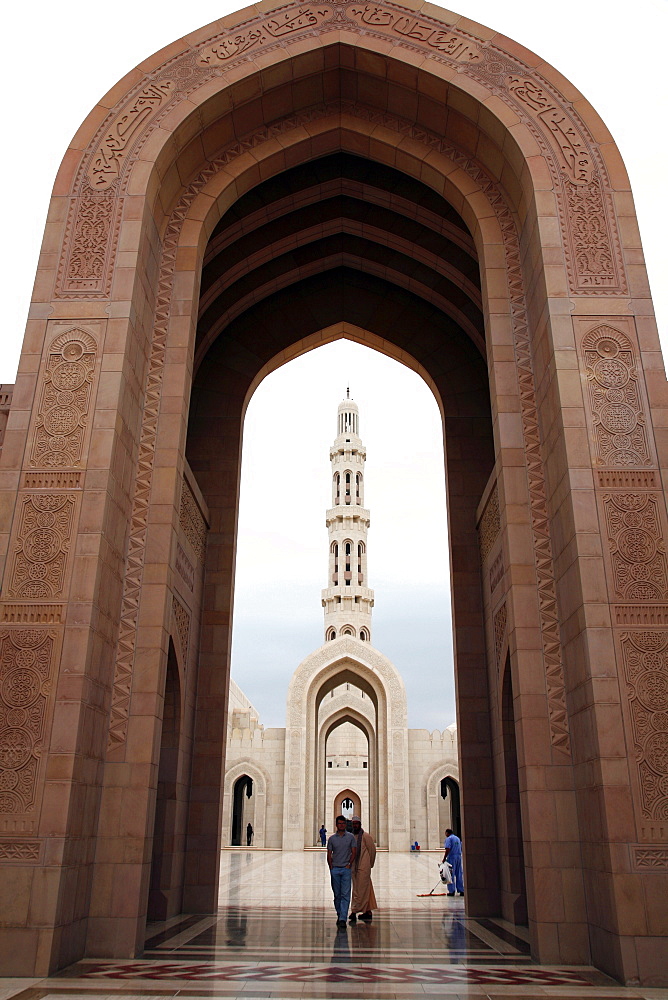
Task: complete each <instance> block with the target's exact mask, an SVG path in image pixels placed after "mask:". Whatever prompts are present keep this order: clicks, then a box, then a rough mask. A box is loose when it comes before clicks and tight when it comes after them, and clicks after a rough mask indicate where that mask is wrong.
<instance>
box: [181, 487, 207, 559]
mask: <svg viewBox="0 0 668 1000" xmlns="http://www.w3.org/2000/svg"><path fill="white" fill-rule="evenodd" d="M179 524H180V525H181V528H182V530H183V534H184V535H185V536H186V538H187V539H188V541H189V542H190V544H191V545H192V547H193V549H194V551H195V552H196V554H197V558H198V559H200V560H202V559H203V558H204V550H205V548H206V532H207V527H206V521H205V520H204V517H203V515H202V511H201V510H200V509H199V505H198V503H197V501H196V500H195V497H194V496H193V492H192V490H191V489H190V486H189V485H188V480H187V479H184V480H183V486H182V489H181V509H180V511H179Z"/></svg>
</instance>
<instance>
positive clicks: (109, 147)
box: [88, 80, 175, 191]
mask: <svg viewBox="0 0 668 1000" xmlns="http://www.w3.org/2000/svg"><path fill="white" fill-rule="evenodd" d="M174 88H175V84H174V82H173V81H172V80H160V81H156V82H154V83H149V84H148V85H147V86H146V87H144V88H143V89H142V91H141V93H139V94H138V95H137V96H136V97H134V98H133V99H131V101H130V102H129V104H128V105H127V106H126V107H125V108H124V109H123V110H122V111H121V112H120V114H118V115H117V116H116V118H115V120H114V121H113V122H112V124H111V125H110V126H109V128H108V129H107V130H106V131H105V133H104V137H103V139H102V141H101V142H100V144H99V145H98V147H97V149H96V151H95V154H94V156H93V158H92V163H91V165H90V167H89V169H88V180H89V183H90V186H91V187H92V188H93V190H95V191H104V190H106V189H107V188H109V187H110V186H111V185H112V184H113V182H114V181H115V180H116V179H117V178H118V176H119V174H120V170H121V164H122V162H123V159H124V158H125V157H126V156H127V154H128V151H129V149H130V147H131V145H132V143H133V142H134V141H135V140H136V139H137V137H138V136H139V135H140V134H141V132H142V130H143V129H144V127H145V126H146V125H147V123H148V121H149V120H150V119H151V118H152V117H153V115H154V114H155V112H156V111H157V110H158V108H159V107H160V106H161V105H163V104H164V103H165V101H166V99H167V98H168V97H169V95H170V94H171V93H172V92H173V90H174Z"/></svg>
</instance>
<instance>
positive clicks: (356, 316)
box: [0, 2, 668, 982]
mask: <svg viewBox="0 0 668 1000" xmlns="http://www.w3.org/2000/svg"><path fill="white" fill-rule="evenodd" d="M333 155H334V156H336V157H339V159H338V161H337V162H338V165H337V168H336V169H337V171H338V173H336V174H335V175H334V180H335V181H336V183H337V184H338V188H337V193H336V197H337V198H339V200H341V199H347V201H346V204H345V205H342V204H338V206H337V210H336V214H335V215H334V216H333V217H332V218H328V219H326V218H324V217H321V218H319V220H318V221H317V224H318V225H319V226H320V227H321V229H320V232H319V241H318V246H317V248H316V247H314V236H313V233H312V232H311V229H310V227H311V226H312V224H313V223H312V220H310V219H309V218H308V205H309V198H308V191H309V190H310V188H312V187H313V183H312V182H309V181H308V178H305V177H301V178H300V177H298V176H297V175H296V174H294V173H293V174H291V175H290V176H291V178H292V179H293V180H295V182H296V183H295V186H294V187H293V188H291V189H290V190H291V195H290V196H289V197H292V198H293V203H292V204H291V205H287V204H280V196H279V195H278V194H277V192H276V190H272V189H271V182H272V179H274V178H280V177H281V176H287V172H289V171H295V170H299V168H300V167H303V166H304V165H305V164H313V163H315V162H316V161H323V162H324V161H325V159H326V158H328V157H331V156H333ZM344 157H348V158H353V159H354V163H351V160H350V159H348V160H346V161H345V162H344V160H343V158H344ZM360 163H362V164H363V163H366V164H371V165H373V166H374V170H373V171H368V170H367V172H366V173H365V172H364V169H362V168H360ZM330 164H331V161H330ZM381 168H382V169H381ZM327 169H328V170H329V173H328V174H327V176H326V177H323V178H318V183H320V184H323V185H326V184H331V183H332V172H331V169H329V167H328V168H327ZM385 169H387V170H388V171H392V174H391V179H388V180H387V183H385V180H384V178H389V174H384V173H383V171H384V170H385ZM395 175H397V176H398V177H399V178H400V180H399V181H396V182H395ZM327 191H330V189H329V188H327ZM247 192H255V193H256V194H257V197H258V200H257V203H256V204H255V205H253V204H251V203H249V202H248V201H247V202H245V203H244V204H243V205H242V204H241V203H242V199H243V197H244V195H245V194H246V193H247ZM330 193H331V192H330ZM302 195H303V200H302V201H300V197H301V196H302ZM360 200H365V201H366V202H367V204H368V205H369V206H373V208H372V209H371V208H370V211H373V214H372V216H370V217H369V218H368V219H367V220H366V221H365V225H364V226H362V223H361V222H360V220H359V218H358V217H356V214H355V211H354V210H353V207H352V204H351V203H355V202H359V201H360ZM312 203H313V199H311V204H312ZM228 210H231V212H232V214H228V215H227V216H226V213H227V212H228ZM300 211H301V212H302V213H303V214H302V215H301V216H298V214H297V213H298V212H300ZM234 212H238V213H239V218H238V225H237V222H235V216H234ZM253 212H255V213H256V216H255V218H254V219H251V216H252V213H253ZM384 212H389V213H390V215H389V217H387V218H385V217H384V216H383V213H384ZM261 216H262V218H260V217H261ZM278 217H280V218H283V219H289V220H293V222H289V223H288V224H287V225H283V227H282V229H280V231H279V230H275V231H270V229H269V228H266V227H268V226H269V224H270V223H271V222H272V220H273V219H275V218H278ZM400 218H401V219H402V220H403V221H402V222H401V225H396V224H395V223H396V220H398V219H400ZM249 219H250V220H251V223H252V225H250V229H248V228H247V229H244V226H246V225H247V223H248V222H249ZM390 219H391V220H392V221H390ZM337 220H338V221H337ZM235 226H236V229H235ZM261 226H264V227H265V228H264V230H263V232H260V227H261ZM415 226H418V227H422V228H421V229H420V231H418V230H416V228H415ZM425 228H426V229H427V230H429V231H430V232H431V233H434V234H435V236H434V237H432V236H430V237H429V239H428V240H427V239H425V238H423V236H422V235H420V233H421V232H422V231H423V230H424V229H425ZM248 232H257V233H258V234H259V235H258V237H257V239H256V241H255V243H254V244H253V245H251V244H252V243H253V241H252V240H251V241H250V242H249V243H247V244H245V245H243V247H242V245H241V244H240V243H239V239H240V237H241V236H242V235H244V234H247V233H248ZM437 238H438V239H437ZM328 240H329V242H327V241H328ZM279 243H280V245H281V246H282V247H284V248H285V250H286V254H285V257H286V258H287V256H288V253H287V251H289V253H291V254H293V261H292V263H288V262H287V260H284V261H283V264H282V265H281V267H278V268H277V267H276V264H275V263H274V262H273V259H274V257H275V256H276V254H275V253H273V251H274V250H275V249H276V247H277V246H278V245H279ZM444 243H447V247H444ZM305 247H309V248H310V249H309V251H308V253H307V254H306V258H305V255H304V248H305ZM378 247H380V248H381V250H382V252H381V253H380V255H379V254H378V252H377V249H374V248H378ZM241 249H243V250H244V253H243V255H242V254H241V253H240V250H241ZM221 250H224V251H225V253H224V254H223V256H221ZM235 253H238V256H237V257H236V258H235V256H234V254H235ZM408 259H410V260H411V261H412V265H411V269H409V268H408V267H407V264H406V261H407V260H408ZM244 260H245V261H246V262H247V264H244V263H243V261H244ZM471 262H473V266H472V264H471ZM221 264H224V265H225V266H224V267H221ZM283 265H284V266H283ZM235 268H236V271H235ZM244 268H248V269H249V271H250V270H252V272H253V273H252V277H247V272H246V271H244ZM203 274H204V280H202V275H203ZM362 275H363V276H364V280H363V281H362V280H361V278H360V276H362ZM242 278H243V280H241V279H242ZM200 286H201V292H202V295H201V299H200ZM233 286H234V287H233ZM265 320H266V322H265ZM259 321H262V322H259ZM339 336H350V337H354V338H355V339H358V340H360V341H361V342H364V343H368V344H369V345H370V346H373V347H376V348H377V349H379V350H382V351H384V352H386V353H388V354H390V355H392V356H393V357H396V358H397V359H398V360H400V361H402V362H403V363H406V364H409V365H411V366H412V367H414V368H415V369H416V370H417V371H419V372H420V373H421V374H423V376H424V377H425V379H426V380H427V381H428V383H429V384H430V386H431V387H432V389H433V391H434V394H435V397H436V399H437V401H438V403H439V406H440V408H441V411H442V413H443V417H444V428H445V437H446V449H445V468H446V475H447V481H448V501H449V521H450V532H451V539H452V542H451V545H452V566H453V620H454V633H455V653H456V680H457V703H458V734H459V739H460V747H461V760H460V781H461V789H462V801H463V808H464V838H465V842H466V857H467V880H468V881H467V906H468V908H469V912H470V913H471V914H473V915H484V914H489V913H492V912H503V905H504V903H503V898H502V896H500V895H499V890H498V884H497V882H496V876H495V872H496V870H497V869H498V857H497V847H498V851H499V852H500V854H501V856H502V857H503V855H504V851H505V850H506V847H507V845H504V843H503V838H498V837H497V836H495V808H494V790H495V777H494V775H495V768H494V766H493V761H494V757H495V755H496V754H497V753H498V752H500V751H498V745H499V731H500V730H499V727H500V716H499V706H500V697H499V694H500V692H499V684H500V682H499V672H500V663H499V660H500V657H501V653H502V651H504V650H505V649H506V648H507V649H508V655H509V659H510V670H511V675H512V692H513V702H514V704H513V716H514V725H515V732H516V748H517V763H518V782H519V796H520V807H521V818H522V831H523V837H524V847H525V850H524V856H525V860H526V885H527V905H528V911H529V928H530V934H531V944H532V953H533V954H534V956H535V957H536V958H539V959H540V960H542V961H546V962H569V963H577V962H587V961H590V960H591V961H593V962H594V963H596V964H597V965H599V966H600V967H601V968H604V969H606V970H607V971H608V972H610V973H612V974H613V975H615V976H617V977H618V978H620V979H625V980H633V979H639V980H640V981H641V982H645V981H650V980H651V979H652V978H654V979H656V978H657V977H660V976H664V978H666V977H667V976H668V973H667V971H666V970H665V968H663V969H662V968H660V967H659V966H658V965H657V962H659V961H660V949H659V947H657V942H658V939H659V937H660V934H661V925H660V924H659V909H660V905H661V904H660V899H661V898H662V897H661V892H660V889H659V888H658V886H659V883H660V881H661V879H665V872H666V867H667V865H668V853H667V852H668V843H667V842H668V833H667V832H666V830H667V828H666V824H665V817H666V809H667V808H668V807H667V802H668V793H667V792H666V788H665V781H666V754H665V740H666V735H665V727H664V728H662V726H663V714H662V712H663V709H662V707H661V706H662V705H663V701H662V699H663V693H664V692H665V688H666V669H667V668H666V662H667V659H668V653H667V652H666V649H667V648H668V632H667V631H666V625H667V624H668V567H667V565H666V554H665V549H664V539H665V531H666V509H665V500H664V494H663V489H662V478H661V475H662V469H663V466H664V465H665V446H664V442H665V434H664V428H663V423H664V421H665V416H664V414H665V412H666V407H665V402H666V386H665V377H664V373H663V369H662V365H661V360H660V352H659V347H658V341H657V338H656V330H655V326H654V323H653V319H652V313H651V303H650V299H649V293H648V289H647V283H646V278H645V273H644V267H643V264H642V257H641V251H640V246H639V241H638V237H637V235H636V229H635V226H634V216H633V207H632V202H631V198H630V192H629V190H628V181H627V179H626V175H625V172H624V170H623V167H622V165H621V162H620V160H619V157H618V154H617V152H616V149H615V147H614V144H613V143H612V141H611V140H610V137H609V135H608V134H607V132H606V130H605V127H604V126H603V124H602V123H601V122H600V120H599V119H598V117H597V116H596V114H595V112H594V111H593V110H592V109H591V108H590V107H589V106H588V105H587V103H586V101H584V99H583V98H582V97H581V96H580V95H579V94H578V93H577V92H576V91H575V89H574V88H573V87H572V86H571V85H570V84H568V83H567V81H565V80H563V78H562V77H561V76H560V75H559V74H558V73H557V72H556V71H555V70H553V69H552V68H551V67H550V66H548V65H546V64H544V63H542V62H541V60H540V59H539V58H538V57H536V56H534V55H533V54H532V53H529V52H527V51H526V50H525V49H523V48H521V47H520V46H517V45H515V44H514V43H513V42H511V41H509V40H508V39H506V38H504V37H502V36H499V35H496V34H495V33H494V32H492V31H489V30H488V29H486V28H484V27H482V26H479V25H475V24H473V23H471V22H470V21H467V20H465V19H459V18H457V16H456V15H453V14H451V13H449V12H447V11H441V12H439V10H438V9H437V8H434V7H433V6H431V5H425V7H424V10H421V11H419V12H415V11H412V10H408V9H405V10H404V9H403V8H401V7H400V6H397V5H394V6H391V7H390V6H387V7H384V6H382V5H381V6H379V7H361V6H355V5H346V4H345V3H338V2H337V3H330V4H320V3H316V4H313V5H310V6H309V7H303V5H302V6H300V7H298V6H297V5H296V4H288V5H285V6H283V7H281V8H280V10H277V11H274V12H273V13H272V12H271V11H267V12H264V13H258V11H257V8H249V9H248V10H247V11H243V12H240V13H238V14H235V15H233V16H231V17H229V18H226V19H223V20H221V21H219V22H216V24H215V25H212V26H209V27H208V28H203V29H202V30H201V31H200V32H197V33H194V34H193V35H191V36H189V38H188V39H187V40H182V41H181V42H176V43H175V44H174V45H173V46H171V47H170V48H169V49H168V50H166V51H163V52H161V53H157V54H156V55H155V56H153V57H151V58H150V59H147V60H146V62H145V63H143V64H142V67H141V68H140V69H137V70H135V71H134V72H133V73H131V74H130V75H129V76H128V77H127V78H126V79H125V80H124V81H122V83H121V84H119V85H118V87H117V88H115V89H114V90H113V91H112V92H111V93H110V94H109V95H107V98H105V99H104V100H103V101H102V102H101V104H100V105H99V106H98V107H97V108H96V109H95V110H94V111H93V112H92V113H91V115H90V117H89V118H88V119H87V121H86V122H85V123H84V125H83V126H82V128H81V129H80V131H79V132H78V133H77V136H76V138H75V140H74V141H73V144H72V146H71V148H70V150H69V151H68V153H67V155H66V157H65V159H64V161H63V165H62V168H61V171H60V173H59V175H58V178H57V181H56V186H55V188H54V194H53V200H52V205H51V209H50V213H49V218H48V222H47V229H46V234H45V240H44V246H43V254H42V258H41V266H40V270H39V273H38V276H37V282H36V285H35V293H34V300H33V306H32V310H31V314H30V319H29V322H28V327H27V333H26V339H25V342H24V348H23V354H22V359H21V364H20V368H19V376H18V378H17V384H16V387H15V389H14V395H13V402H12V408H11V410H10V414H9V419H8V423H7V429H6V434H5V439H4V445H3V452H2V462H1V465H0V471H1V472H2V488H3V501H2V508H1V509H2V512H3V515H2V532H3V553H4V556H5V570H4V576H3V586H2V594H1V599H2V605H1V610H0V613H1V616H2V618H1V621H2V632H1V634H0V642H1V647H0V672H1V674H2V711H3V716H2V723H1V724H2V726H3V727H4V733H3V735H2V740H3V743H2V745H3V746H4V747H6V748H7V749H6V751H5V755H4V760H3V783H4V784H3V790H2V793H1V795H0V812H2V820H1V824H2V825H1V827H0V829H1V831H2V839H1V842H0V857H1V860H2V862H3V864H4V865H6V867H7V870H8V871H9V872H11V875H8V876H7V877H6V878H4V879H3V889H2V891H3V893H5V894H6V895H7V897H8V898H7V899H6V900H3V912H4V913H5V914H6V915H7V916H6V924H7V925H8V926H6V929H5V931H4V932H3V936H4V939H5V941H6V942H7V946H6V949H5V951H4V952H3V956H4V959H3V961H4V970H3V971H4V972H5V973H6V974H11V975H15V974H24V975H34V974H35V975H39V974H43V973H44V972H46V971H47V970H49V969H54V968H58V967H61V966H63V965H65V964H67V963H68V962H70V961H73V960H74V959H76V958H79V957H81V956H82V955H84V954H88V955H116V956H127V955H132V954H135V953H137V951H138V950H140V949H141V947H142V943H143V933H144V922H145V915H146V907H147V899H148V891H149V875H150V859H151V848H152V837H153V815H154V806H155V799H156V789H157V754H158V752H159V746H160V733H161V728H162V718H163V704H164V691H165V672H166V665H167V656H168V645H169V635H170V630H171V628H172V622H173V621H176V623H177V626H178V627H177V629H176V631H177V632H178V643H177V645H181V647H182V651H183V653H184V657H183V659H184V662H185V661H186V659H187V662H188V664H189V665H190V669H189V670H188V671H187V673H186V677H185V679H184V683H183V685H182V691H183V695H182V700H183V703H184V705H185V706H189V709H188V711H191V713H192V720H193V723H192V725H193V728H192V740H190V736H188V738H187V741H186V743H184V744H183V745H182V746H181V747H180V750H179V753H180V754H181V755H182V757H183V759H184V760H185V759H187V760H188V761H190V760H192V769H191V773H192V787H191V795H190V804H189V812H188V820H187V840H186V863H185V869H184V876H183V878H184V881H183V886H181V887H180V890H182V898H183V901H184V902H183V905H184V908H185V909H186V910H195V911H197V912H202V911H205V910H211V909H213V907H214V906H215V894H216V884H217V869H218V858H219V847H220V799H221V795H220V787H221V782H222V775H223V773H224V759H223V758H224V749H223V748H224V737H223V735H222V734H223V733H224V731H225V726H224V718H225V703H226V684H227V676H228V674H229V640H230V616H231V606H232V589H233V580H232V573H233V566H234V535H235V525H236V503H237V483H238V466H239V452H240V434H241V426H242V420H243V413H244V409H245V405H246V403H247V400H248V398H249V397H250V394H251V393H252V391H253V389H254V387H255V386H256V385H257V384H258V382H259V381H260V380H261V378H262V377H263V376H264V375H265V374H266V373H267V372H268V371H270V370H272V369H273V368H275V367H277V366H278V365H280V364H283V363H285V362H286V361H287V360H289V359H290V358H291V357H293V356H296V355H297V354H299V353H301V352H303V351H305V350H308V349H310V348H312V347H315V346H317V345H318V344H319V343H323V342H325V341H326V340H327V339H332V338H334V337H339ZM214 430H215V433H214ZM186 451H187V454H188V462H187V461H186ZM473 457H474V458H473ZM478 539H479V541H480V544H479V542H478ZM205 550H206V555H205ZM200 600H201V607H200ZM338 641H342V642H348V641H354V640H347V639H345V640H337V642H338ZM664 700H665V699H664ZM184 711H185V708H184ZM182 731H183V732H184V733H189V732H190V730H189V728H188V726H185V727H182ZM185 739H186V737H185V736H184V740H185ZM286 770H287V769H286ZM497 770H498V769H497ZM290 780H291V781H292V777H291V778H290ZM295 780H296V776H295ZM497 839H498V845H497ZM121 886H122V887H123V888H122V890H121V889H120V887H121ZM548 890H549V891H548ZM654 901H656V902H654ZM9 925H11V926H9Z"/></svg>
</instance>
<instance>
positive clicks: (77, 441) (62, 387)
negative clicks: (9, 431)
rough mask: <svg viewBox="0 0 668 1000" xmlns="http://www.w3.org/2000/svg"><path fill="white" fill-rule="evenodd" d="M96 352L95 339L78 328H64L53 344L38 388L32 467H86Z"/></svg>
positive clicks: (31, 455) (31, 457) (31, 458)
mask: <svg viewBox="0 0 668 1000" xmlns="http://www.w3.org/2000/svg"><path fill="white" fill-rule="evenodd" d="M96 354H97V344H96V342H95V340H94V338H93V337H92V336H91V335H90V334H89V333H87V332H85V331H84V330H81V329H78V328H74V329H71V330H66V331H64V332H63V333H61V334H59V335H58V336H57V337H56V338H55V339H54V340H53V342H52V343H51V345H50V347H49V349H48V356H47V359H46V365H45V367H44V370H43V372H42V375H41V378H40V385H39V388H38V401H37V419H36V422H35V425H34V431H33V442H32V448H31V452H30V466H31V468H33V469H35V468H38V469H63V468H68V469H70V468H77V467H81V466H82V464H83V462H82V459H83V449H84V438H85V429H86V422H87V418H88V412H89V409H90V404H91V397H92V391H93V383H94V379H95V360H96Z"/></svg>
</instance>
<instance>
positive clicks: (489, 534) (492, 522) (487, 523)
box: [478, 483, 501, 562]
mask: <svg viewBox="0 0 668 1000" xmlns="http://www.w3.org/2000/svg"><path fill="white" fill-rule="evenodd" d="M500 531H501V513H500V511H499V484H498V483H494V487H493V489H492V492H491V493H490V495H489V497H488V499H487V503H486V504H485V509H484V510H483V512H482V517H481V518H480V523H479V524H478V542H479V545H480V558H481V559H482V561H483V562H484V561H485V559H486V558H487V556H488V555H489V553H490V550H491V548H492V546H493V545H494V542H495V541H496V539H497V538H498V536H499V532H500Z"/></svg>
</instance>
